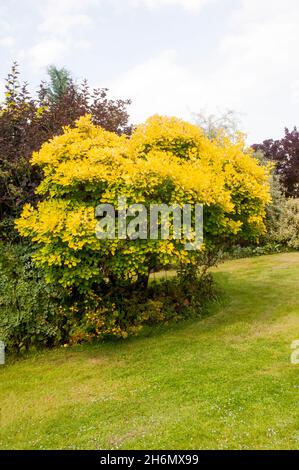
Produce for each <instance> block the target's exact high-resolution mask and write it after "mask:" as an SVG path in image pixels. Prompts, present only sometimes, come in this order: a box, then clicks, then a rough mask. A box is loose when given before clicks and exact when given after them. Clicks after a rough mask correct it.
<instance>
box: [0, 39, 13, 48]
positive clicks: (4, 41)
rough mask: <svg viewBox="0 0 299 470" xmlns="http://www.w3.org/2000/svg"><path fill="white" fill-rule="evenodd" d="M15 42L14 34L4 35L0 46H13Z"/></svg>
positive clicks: (0, 40)
mask: <svg viewBox="0 0 299 470" xmlns="http://www.w3.org/2000/svg"><path fill="white" fill-rule="evenodd" d="M14 43H15V38H14V37H13V36H4V37H2V38H0V47H11V46H13V45H14Z"/></svg>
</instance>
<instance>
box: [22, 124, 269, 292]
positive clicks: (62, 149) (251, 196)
mask: <svg viewBox="0 0 299 470" xmlns="http://www.w3.org/2000/svg"><path fill="white" fill-rule="evenodd" d="M243 148H244V142H243V141H239V142H237V143H236V144H233V143H232V142H231V141H230V140H229V139H227V140H226V141H225V142H222V143H221V144H218V143H217V142H211V141H209V139H207V137H206V136H204V135H203V133H202V132H201V131H200V130H199V129H198V128H197V127H196V126H193V125H192V124H189V123H187V122H184V121H181V120H179V119H176V118H164V117H160V116H154V117H152V118H150V119H149V120H148V121H147V122H146V123H145V124H144V125H141V126H138V127H137V129H136V130H135V131H134V132H133V134H132V136H131V138H130V139H127V138H126V137H125V136H117V135H116V134H115V133H110V132H107V131H105V130H104V129H103V128H99V127H97V126H95V125H94V124H92V121H91V118H90V117H88V116H86V117H82V118H80V120H79V121H78V122H77V124H76V127H75V128H67V129H65V133H64V134H63V135H61V136H58V137H54V138H53V139H52V140H51V141H50V142H48V143H45V144H44V145H43V146H42V148H41V150H40V151H39V152H37V153H35V154H34V156H33V164H34V165H35V166H39V167H40V168H41V169H42V171H43V173H44V178H43V180H42V182H41V184H40V186H39V187H38V189H37V192H38V194H41V195H42V196H43V201H42V202H39V203H38V204H37V206H36V207H34V206H32V205H28V204H27V205H26V206H25V207H24V210H23V213H22V216H21V218H20V219H19V220H18V221H17V226H18V230H19V231H20V233H21V235H23V236H26V237H29V238H31V239H32V240H33V241H36V242H38V244H39V249H38V251H37V254H36V260H37V262H38V264H39V265H40V266H41V267H42V268H43V270H44V271H45V273H46V276H47V279H48V281H50V282H58V283H60V284H62V285H63V286H64V287H65V288H75V289H78V290H79V291H81V292H89V291H92V290H94V289H95V290H97V289H98V290H97V292H100V291H101V288H102V287H103V286H105V285H106V284H107V283H108V284H109V283H111V284H113V285H114V286H115V285H116V286H117V285H124V284H125V285H127V287H128V288H129V287H130V286H133V288H135V287H136V286H138V285H139V281H140V279H144V277H145V278H147V277H148V275H149V273H150V271H151V270H152V269H155V267H156V266H158V265H159V266H166V265H168V264H169V263H172V262H176V263H182V264H190V263H193V262H194V263H197V261H198V258H197V255H198V251H197V250H194V251H188V250H186V248H185V240H184V239H173V238H172V237H171V236H170V237H168V238H167V239H165V240H161V239H137V240H135V241H134V242H131V243H130V242H128V241H127V240H126V239H118V238H117V239H112V240H110V239H109V240H107V239H105V240H101V239H98V238H97V237H96V236H95V227H96V215H95V208H96V206H97V205H98V204H100V203H111V204H113V205H114V207H117V204H118V197H119V196H122V197H125V198H126V200H127V205H129V204H136V203H142V204H143V205H145V206H146V207H147V208H149V206H150V204H153V203H157V204H167V205H170V204H178V205H179V206H180V207H182V206H183V205H184V204H187V203H188V204H192V205H195V204H197V203H202V204H204V205H205V209H204V218H205V222H204V250H205V251H207V252H213V251H215V250H218V249H219V248H221V247H224V246H225V245H226V244H229V243H235V242H236V241H239V240H252V239H254V240H256V239H257V238H258V237H259V235H260V234H261V233H263V230H264V224H263V218H264V216H265V205H266V203H267V202H269V187H268V177H269V174H268V170H267V168H266V167H263V166H260V165H259V164H258V162H257V161H256V160H255V159H254V158H252V154H251V153H250V151H249V152H244V150H243ZM134 286H135V287H134ZM143 287H144V286H143Z"/></svg>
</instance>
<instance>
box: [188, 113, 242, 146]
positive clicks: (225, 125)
mask: <svg viewBox="0 0 299 470" xmlns="http://www.w3.org/2000/svg"><path fill="white" fill-rule="evenodd" d="M193 118H194V121H195V124H196V125H197V126H198V127H200V128H201V129H203V131H204V133H205V134H206V136H207V137H208V138H209V139H215V138H216V137H217V134H218V132H219V131H220V130H224V131H225V134H226V135H227V136H228V137H230V138H231V139H234V138H235V136H236V133H237V131H238V128H239V118H238V116H237V114H236V112H235V111H233V110H231V109H229V110H227V111H225V112H224V113H220V114H219V115H216V114H206V113H205V112H203V111H200V112H199V113H193Z"/></svg>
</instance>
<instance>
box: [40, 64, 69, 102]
mask: <svg viewBox="0 0 299 470" xmlns="http://www.w3.org/2000/svg"><path fill="white" fill-rule="evenodd" d="M48 75H49V77H50V82H49V83H48V86H47V89H46V92H47V96H48V98H49V100H50V101H51V102H53V103H57V102H58V101H59V99H61V97H62V96H63V95H64V94H65V93H67V91H68V89H69V87H70V86H71V85H72V78H71V73H70V72H69V71H68V70H67V69H65V68H62V69H58V68H57V67H55V65H50V67H48Z"/></svg>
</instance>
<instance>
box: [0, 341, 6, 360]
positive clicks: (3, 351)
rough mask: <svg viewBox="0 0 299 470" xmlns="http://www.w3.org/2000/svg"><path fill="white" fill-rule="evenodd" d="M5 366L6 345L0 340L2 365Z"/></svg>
mask: <svg viewBox="0 0 299 470" xmlns="http://www.w3.org/2000/svg"><path fill="white" fill-rule="evenodd" d="M3 364H5V344H4V343H3V341H1V340H0V365H3Z"/></svg>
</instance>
